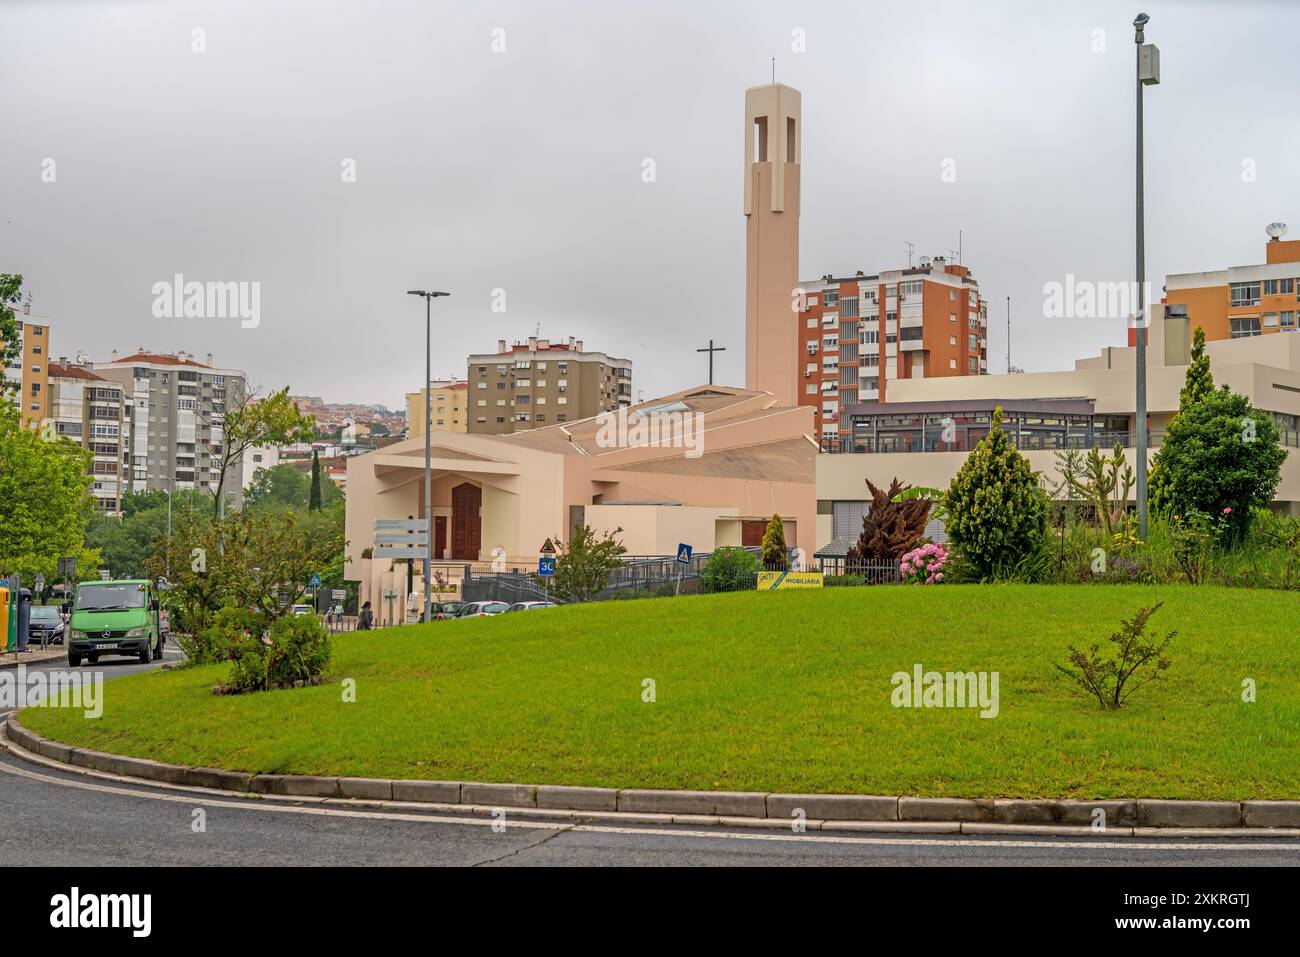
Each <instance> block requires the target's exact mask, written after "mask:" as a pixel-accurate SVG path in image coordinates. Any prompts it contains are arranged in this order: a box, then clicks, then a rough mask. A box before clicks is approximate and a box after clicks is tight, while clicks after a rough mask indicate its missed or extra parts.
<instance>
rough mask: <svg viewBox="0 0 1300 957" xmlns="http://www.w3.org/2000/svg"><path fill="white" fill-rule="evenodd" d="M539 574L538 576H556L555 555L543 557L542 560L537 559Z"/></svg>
mask: <svg viewBox="0 0 1300 957" xmlns="http://www.w3.org/2000/svg"><path fill="white" fill-rule="evenodd" d="M537 574H538V575H554V574H555V556H554V555H543V556H542V557H541V558H539V559H537Z"/></svg>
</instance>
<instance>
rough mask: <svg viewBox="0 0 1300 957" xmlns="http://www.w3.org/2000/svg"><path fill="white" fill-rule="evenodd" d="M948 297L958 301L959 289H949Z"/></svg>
mask: <svg viewBox="0 0 1300 957" xmlns="http://www.w3.org/2000/svg"><path fill="white" fill-rule="evenodd" d="M948 298H949V299H951V300H952V301H953V302H956V301H957V290H956V289H949V290H948Z"/></svg>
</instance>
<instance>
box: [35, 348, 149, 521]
mask: <svg viewBox="0 0 1300 957" xmlns="http://www.w3.org/2000/svg"><path fill="white" fill-rule="evenodd" d="M47 368H48V371H49V382H50V387H49V393H50V394H49V408H50V414H49V417H48V419H47V420H46V421H47V422H48V423H49V424H50V427H52V428H53V429H54V431H55V432H56V433H57V434H58V435H59V436H61V437H63V438H66V439H69V440H70V441H73V442H75V443H77V444H78V445H80V446H81V447H82V448H84V449H87V450H88V451H89V452H90V453H91V455H92V459H91V464H90V475H91V479H92V481H91V487H90V491H91V494H92V495H93V496H94V499H95V507H96V508H97V509H99V510H100V511H103V512H112V513H114V514H117V515H120V514H121V513H122V492H123V489H124V488H127V487H129V483H130V480H131V463H130V456H129V449H130V444H129V440H130V429H129V426H130V417H129V414H128V409H127V403H126V398H125V393H124V391H123V388H122V386H121V385H120V384H119V383H117V382H114V381H111V380H109V379H105V378H104V377H103V376H101V375H99V374H98V373H96V372H95V371H94V367H93V366H92V365H91V364H89V363H83V362H73V363H70V362H68V360H67V358H66V357H64V356H61V357H59V361H58V362H50V363H49V364H48V366H47Z"/></svg>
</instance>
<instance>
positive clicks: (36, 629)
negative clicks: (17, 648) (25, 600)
mask: <svg viewBox="0 0 1300 957" xmlns="http://www.w3.org/2000/svg"><path fill="white" fill-rule="evenodd" d="M27 641H28V643H29V644H33V645H39V644H41V643H45V644H50V645H61V644H63V613H62V611H61V610H60V608H59V606H58V605H32V611H31V617H30V618H29V619H28V621H27Z"/></svg>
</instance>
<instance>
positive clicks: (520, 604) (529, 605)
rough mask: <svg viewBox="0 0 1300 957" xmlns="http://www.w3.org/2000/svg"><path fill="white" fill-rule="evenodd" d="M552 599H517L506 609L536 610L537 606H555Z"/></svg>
mask: <svg viewBox="0 0 1300 957" xmlns="http://www.w3.org/2000/svg"><path fill="white" fill-rule="evenodd" d="M555 607H556V604H555V602H553V601H517V602H515V603H514V604H513V605H511V606H510V607H509V608H507V609H506V611H537V610H538V609H539V608H555Z"/></svg>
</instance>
